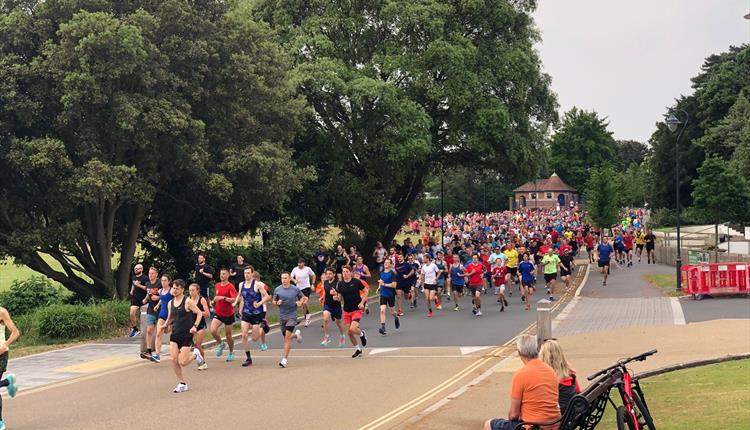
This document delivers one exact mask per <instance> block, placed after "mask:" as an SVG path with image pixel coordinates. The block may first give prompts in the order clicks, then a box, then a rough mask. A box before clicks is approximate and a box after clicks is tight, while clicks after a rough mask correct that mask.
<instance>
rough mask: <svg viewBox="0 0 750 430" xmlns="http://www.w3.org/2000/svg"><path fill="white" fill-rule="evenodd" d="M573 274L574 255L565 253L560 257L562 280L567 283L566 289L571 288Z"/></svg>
mask: <svg viewBox="0 0 750 430" xmlns="http://www.w3.org/2000/svg"><path fill="white" fill-rule="evenodd" d="M572 272H573V255H571V254H570V253H567V252H566V253H563V254H561V255H560V279H561V280H562V281H563V282H564V283H565V288H566V289H568V288H570V283H571V282H572V281H573V277H572V276H571V273H572Z"/></svg>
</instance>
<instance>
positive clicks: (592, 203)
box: [584, 163, 623, 228]
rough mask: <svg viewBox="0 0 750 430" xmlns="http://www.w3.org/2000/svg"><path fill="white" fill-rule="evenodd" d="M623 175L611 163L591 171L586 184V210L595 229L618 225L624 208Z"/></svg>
mask: <svg viewBox="0 0 750 430" xmlns="http://www.w3.org/2000/svg"><path fill="white" fill-rule="evenodd" d="M621 189H622V175H621V174H620V173H619V172H618V171H617V170H615V168H614V167H612V165H611V164H609V163H604V164H602V165H600V166H598V167H595V168H593V169H591V174H590V175H589V179H588V181H587V182H586V191H585V193H584V194H585V197H586V210H587V211H588V217H589V220H590V221H591V224H592V225H593V226H594V227H600V228H610V227H612V225H614V224H617V221H618V220H619V216H620V209H621V208H622V204H623V201H622V195H621V193H620V190H621Z"/></svg>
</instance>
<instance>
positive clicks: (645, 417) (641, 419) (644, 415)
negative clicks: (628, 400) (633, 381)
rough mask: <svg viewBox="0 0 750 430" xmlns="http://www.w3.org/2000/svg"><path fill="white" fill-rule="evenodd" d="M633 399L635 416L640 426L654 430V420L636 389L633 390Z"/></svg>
mask: <svg viewBox="0 0 750 430" xmlns="http://www.w3.org/2000/svg"><path fill="white" fill-rule="evenodd" d="M633 401H634V402H635V416H636V417H638V423H639V424H640V426H641V428H643V429H648V430H656V426H655V425H654V420H653V419H652V418H651V412H650V411H649V410H648V408H647V407H646V404H645V403H644V402H643V399H641V396H640V395H638V392H636V391H633Z"/></svg>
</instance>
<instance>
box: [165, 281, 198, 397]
mask: <svg viewBox="0 0 750 430" xmlns="http://www.w3.org/2000/svg"><path fill="white" fill-rule="evenodd" d="M172 294H173V295H174V298H173V299H172V301H170V302H169V315H168V316H167V324H170V323H171V324H172V334H171V335H170V337H169V356H170V358H171V361H172V369H173V370H174V373H175V375H176V376H177V381H178V383H177V386H176V387H175V389H174V392H175V393H184V392H185V391H187V390H188V385H187V384H186V383H185V379H184V378H183V377H182V368H183V367H185V366H187V365H188V364H190V362H191V361H193V360H194V359H195V360H196V362H197V363H198V365H199V366H200V365H202V364H203V363H204V360H203V356H202V355H201V353H200V351H199V350H198V349H197V348H195V349H193V351H192V353H191V351H190V346H191V345H192V344H193V334H195V333H197V332H198V326H200V323H201V321H202V320H203V313H201V311H200V310H199V309H198V306H196V305H195V304H193V302H192V301H190V300H188V298H187V297H185V281H183V280H182V279H175V280H174V282H173V283H172Z"/></svg>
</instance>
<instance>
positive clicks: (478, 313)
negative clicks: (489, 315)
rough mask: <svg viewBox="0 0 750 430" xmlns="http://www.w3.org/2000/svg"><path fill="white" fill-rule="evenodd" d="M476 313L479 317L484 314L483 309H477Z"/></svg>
mask: <svg viewBox="0 0 750 430" xmlns="http://www.w3.org/2000/svg"><path fill="white" fill-rule="evenodd" d="M476 315H477V316H478V317H481V316H482V310H481V309H477V314H476Z"/></svg>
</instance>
